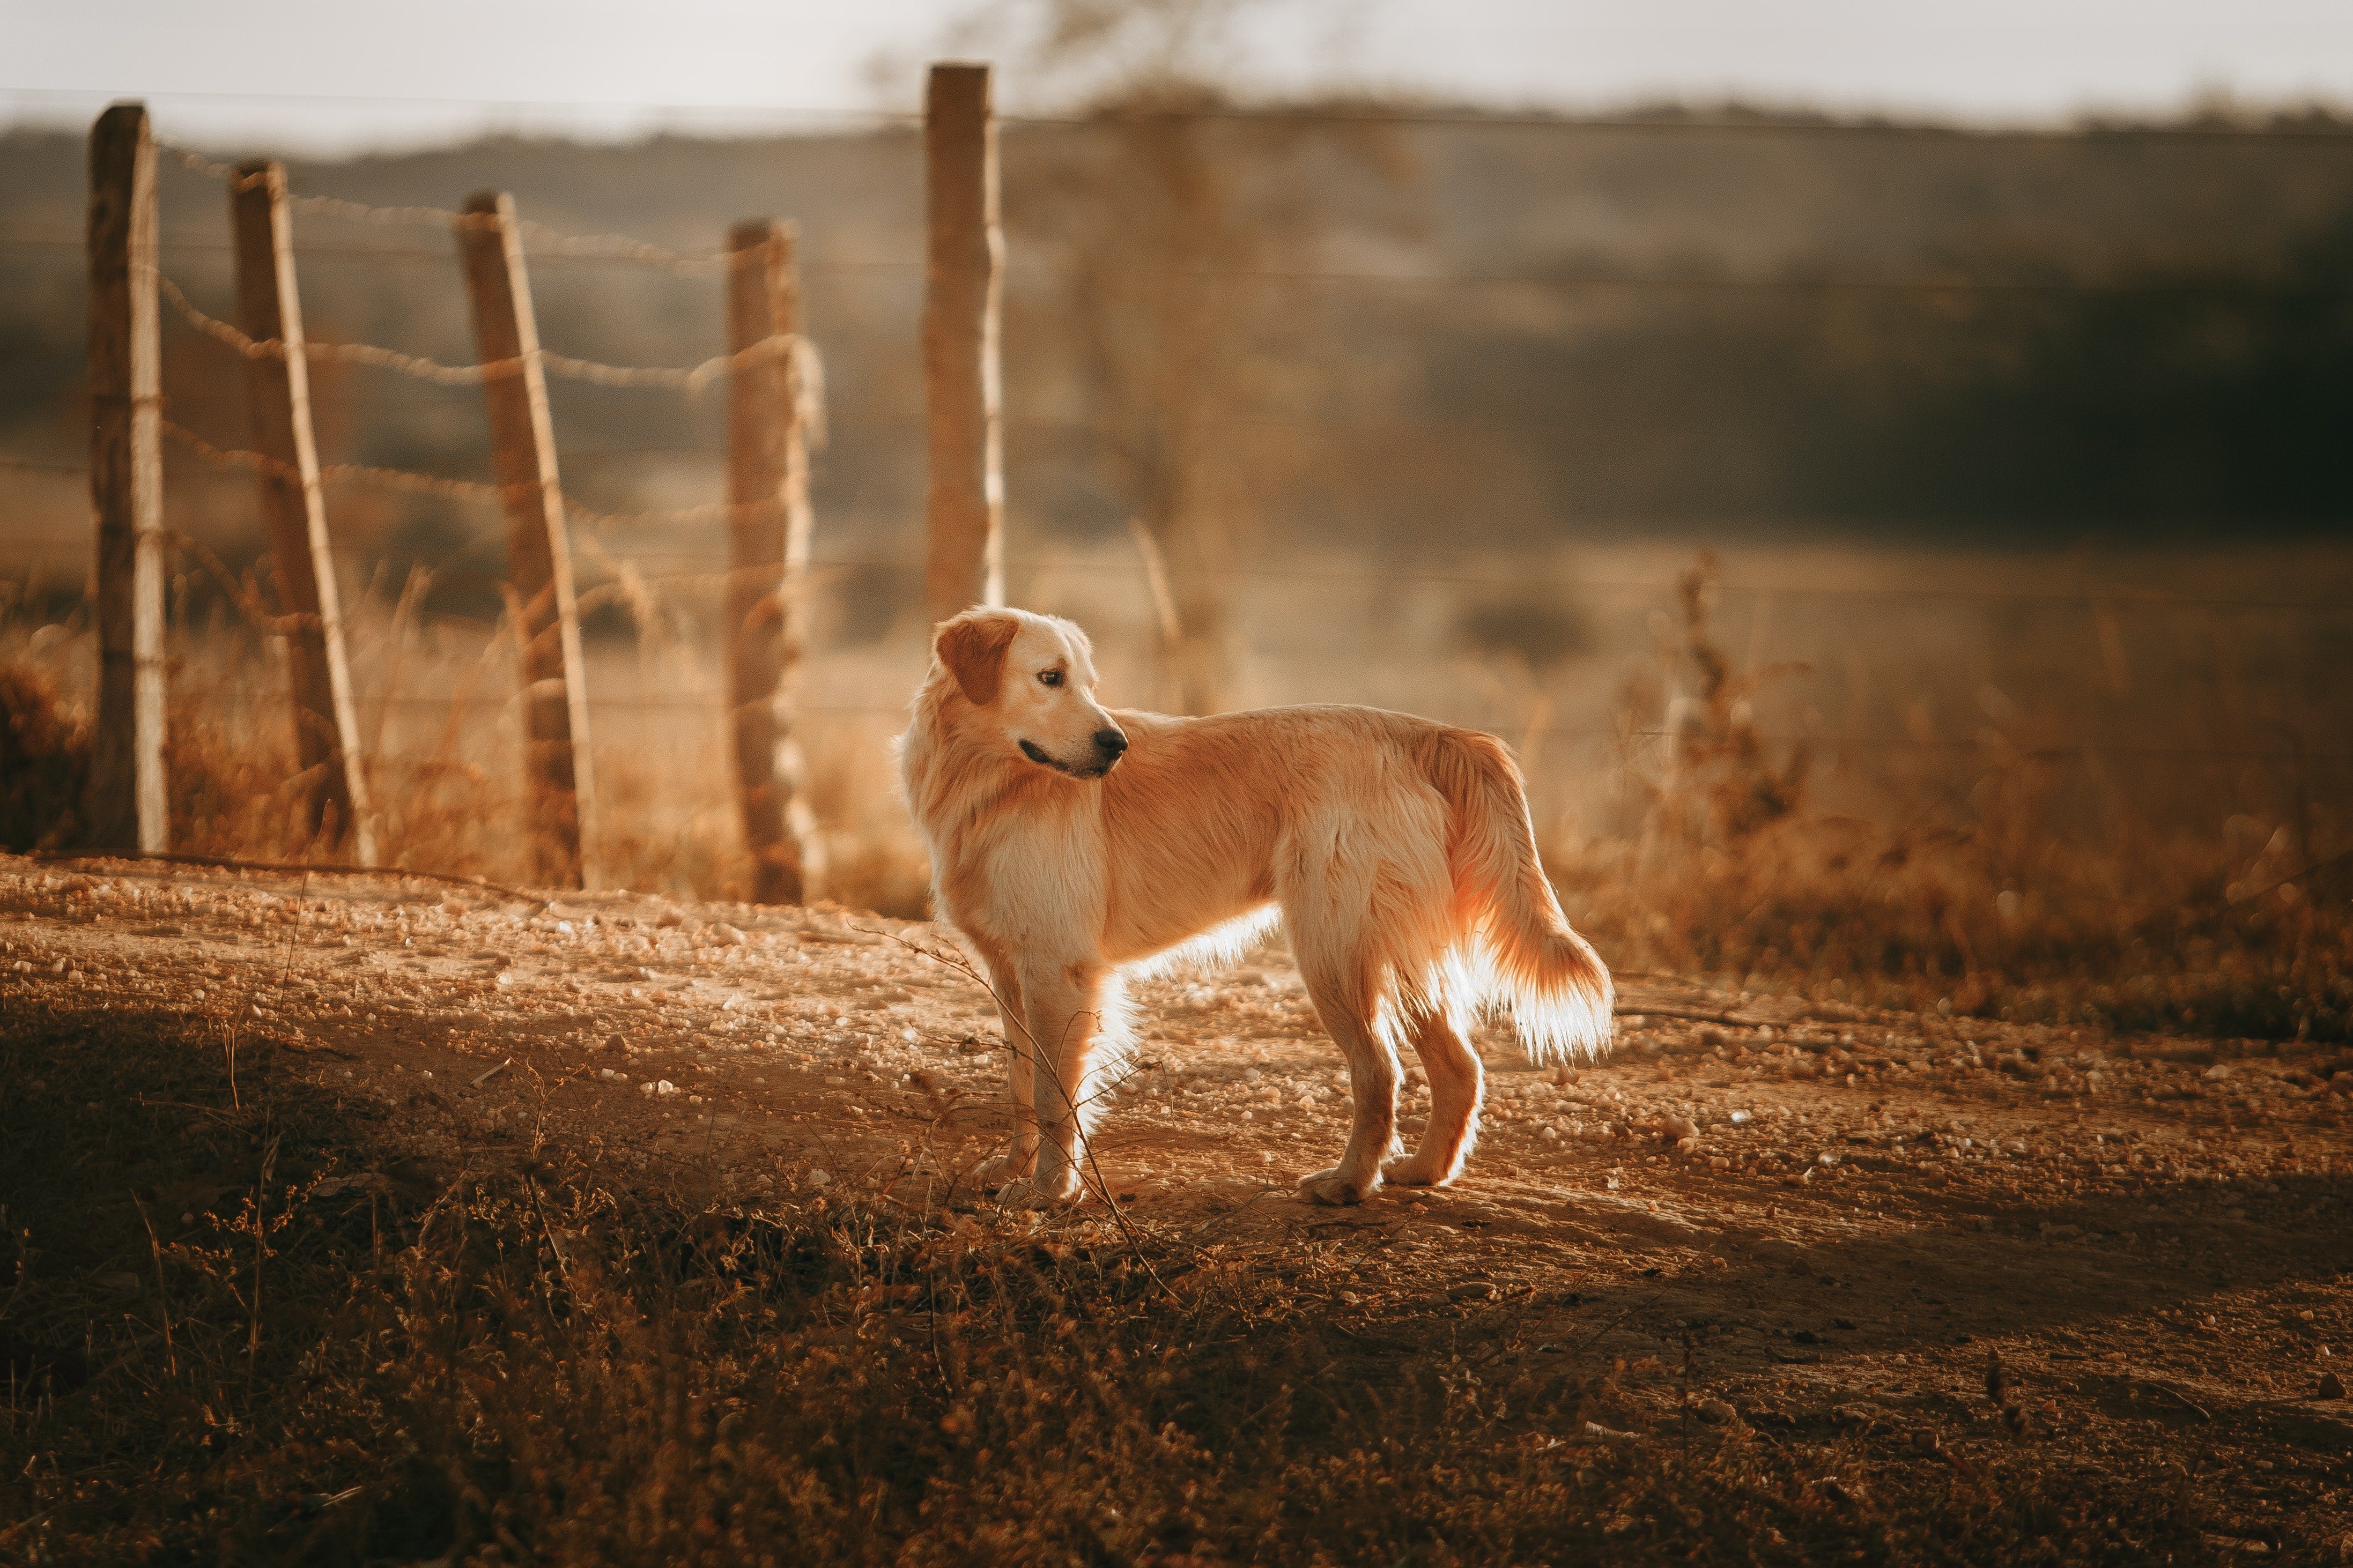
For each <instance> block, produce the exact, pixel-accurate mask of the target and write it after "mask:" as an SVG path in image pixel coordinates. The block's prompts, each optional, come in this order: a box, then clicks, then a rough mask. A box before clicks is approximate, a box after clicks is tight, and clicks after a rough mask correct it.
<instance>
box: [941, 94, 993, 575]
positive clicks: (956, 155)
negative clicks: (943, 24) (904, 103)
mask: <svg viewBox="0 0 2353 1568" xmlns="http://www.w3.org/2000/svg"><path fill="white" fill-rule="evenodd" d="M923 163H924V184H923V190H924V215H925V221H926V223H927V225H928V229H929V238H928V246H927V251H926V254H927V258H928V263H929V266H928V271H927V274H926V281H925V286H924V295H923V417H924V426H925V453H926V457H927V459H928V462H929V470H928V474H927V488H926V491H925V513H926V521H927V524H928V532H929V542H928V544H927V546H926V550H925V555H924V566H923V595H924V602H925V605H926V606H927V607H928V609H929V610H930V613H931V617H932V619H933V620H934V621H940V620H944V619H946V618H947V617H948V616H953V615H955V613H956V612H957V611H959V610H962V609H964V608H965V607H967V606H968V605H975V604H986V605H1001V604H1003V603H1004V602H1005V540H1004V530H1005V453H1004V436H1003V432H1002V431H1001V429H1000V428H999V412H1000V411H999V403H1000V401H1001V396H1002V386H1003V378H1002V376H1001V375H1000V374H999V371H998V367H997V309H998V296H999V294H1000V292H1001V287H1002V284H1001V276H1000V275H1001V273H1002V271H1003V267H1004V258H1005V239H1004V235H1003V233H1002V231H1001V230H1000V228H999V226H998V222H997V121H996V117H995V115H994V114H993V113H992V112H991V110H990V108H989V100H988V68H987V66H985V65H935V66H934V67H933V68H932V74H931V82H930V87H929V90H928V91H927V93H926V95H925V98H924V103H923Z"/></svg>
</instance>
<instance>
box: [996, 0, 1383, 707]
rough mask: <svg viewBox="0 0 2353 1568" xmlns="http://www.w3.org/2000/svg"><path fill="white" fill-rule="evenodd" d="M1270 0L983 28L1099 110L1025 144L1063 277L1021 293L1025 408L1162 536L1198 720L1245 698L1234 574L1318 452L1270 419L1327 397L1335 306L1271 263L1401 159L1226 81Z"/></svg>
mask: <svg viewBox="0 0 2353 1568" xmlns="http://www.w3.org/2000/svg"><path fill="white" fill-rule="evenodd" d="M1252 3H1253V0H1013V3H1011V4H1008V5H1000V6H995V7H990V8H987V10H985V11H983V12H981V13H976V25H975V26H974V28H973V30H971V31H969V32H967V33H966V34H965V38H966V40H967V41H983V40H985V39H986V38H987V36H988V34H989V32H990V31H992V30H993V31H994V32H995V33H996V35H997V37H1000V38H1004V37H1010V38H1012V39H1014V40H1017V41H1018V44H1019V45H1020V47H1024V48H1025V49H1026V52H1027V56H1028V58H1027V59H1026V60H1025V62H1024V64H1023V65H1022V67H1021V70H1022V80H1023V82H1024V85H1025V88H1026V89H1028V90H1029V91H1032V92H1035V93H1038V94H1039V95H1041V96H1043V97H1045V98H1048V99H1050V100H1051V99H1056V98H1060V99H1061V100H1065V101H1070V102H1072V103H1073V104H1075V106H1076V107H1075V109H1074V110H1073V114H1074V118H1075V119H1076V121H1077V124H1076V125H1075V126H1073V127H1070V128H1062V127H1056V128H1051V129H1041V130H1039V131H1035V132H1024V133H1023V135H1022V137H1021V140H1020V142H1019V144H1018V148H1017V147H1015V146H1010V145H1009V146H1008V154H1007V160H1008V164H1009V165H1014V166H1015V167H1016V168H1017V169H1018V177H1013V176H1008V180H1007V184H1006V208H1007V221H1008V226H1009V227H1010V228H1012V229H1013V230H1014V231H1015V232H1016V234H1017V236H1018V244H1019V245H1020V247H1022V255H1021V259H1022V260H1023V261H1024V262H1025V263H1029V264H1032V265H1042V268H1043V271H1042V275H1041V276H1040V277H1039V282H1038V283H1037V284H1035V285H1034V286H1031V287H1029V288H1016V289H1012V290H1009V291H1008V318H1009V319H1008V325H1007V333H1006V338H1007V343H1008V381H1010V382H1012V383H1013V384H1014V389H1013V391H1012V393H1011V395H1009V396H1008V405H1009V406H1013V407H1016V408H1021V409H1024V410H1026V411H1027V412H1028V413H1029V414H1030V415H1031V416H1039V415H1044V416H1047V417H1049V418H1050V419H1053V420H1054V421H1056V422H1057V423H1059V424H1060V425H1061V426H1064V427H1066V428H1067V429H1069V430H1070V431H1071V434H1072V435H1073V436H1074V437H1075V439H1074V440H1073V442H1072V443H1071V447H1072V451H1071V456H1072V457H1074V458H1078V459H1079V460H1080V461H1082V462H1083V463H1084V464H1085V465H1086V466H1087V467H1089V468H1092V470H1093V471H1094V477H1095V479H1096V483H1097V487H1098V493H1099V494H1101V495H1103V497H1104V498H1106V499H1109V500H1112V501H1113V504H1115V505H1120V506H1124V508H1125V509H1126V510H1127V511H1128V513H1129V515H1130V516H1132V517H1133V518H1134V521H1135V523H1136V524H1137V525H1138V526H1140V527H1141V528H1142V529H1143V530H1144V531H1145V532H1146V533H1147V534H1148V535H1149V536H1150V538H1151V541H1152V542H1153V544H1154V545H1155V546H1156V548H1157V551H1158V553H1159V556H1160V562H1161V563H1162V565H1163V566H1165V571H1166V587H1167V590H1168V598H1169V600H1170V602H1171V603H1172V604H1173V607H1174V610H1175V612H1176V616H1175V618H1176V636H1175V637H1164V638H1160V639H1156V646H1157V647H1159V649H1160V657H1161V661H1162V668H1161V669H1160V672H1159V685H1160V690H1159V692H1158V693H1157V700H1158V701H1159V702H1161V703H1162V704H1165V705H1166V706H1169V707H1172V708H1173V709H1175V710H1176V711H1179V712H1186V713H1208V712H1214V711H1217V710H1219V709H1220V708H1222V707H1224V706H1225V705H1226V704H1227V703H1228V702H1229V701H1230V700H1232V697H1233V688H1234V681H1235V655H1234V646H1233V645H1234V638H1233V625H1232V618H1233V617H1232V604H1233V598H1234V593H1233V590H1234V585H1235V574H1236V572H1237V571H1238V570H1239V569H1240V568H1241V567H1243V566H1244V565H1246V564H1247V562H1248V559H1249V555H1250V547H1251V544H1252V542H1254V540H1255V539H1256V538H1257V536H1258V534H1259V532H1260V531H1261V527H1262V526H1263V525H1264V524H1265V522H1266V521H1268V520H1269V519H1270V518H1271V517H1273V516H1277V515H1280V514H1282V512H1284V511H1285V510H1288V502H1289V501H1290V500H1291V499H1292V498H1293V496H1294V495H1295V494H1296V491H1297V489H1298V488H1299V486H1300V485H1301V484H1303V482H1305V481H1306V480H1307V479H1309V477H1310V476H1312V475H1313V473H1314V471H1315V469H1316V468H1317V467H1318V466H1319V456H1318V453H1317V452H1316V451H1315V450H1314V447H1315V445H1316V443H1317V442H1318V441H1319V439H1320V436H1319V435H1318V433H1316V432H1315V431H1314V430H1312V429H1310V428H1308V427H1307V422H1304V421H1301V420H1299V419H1297V418H1296V416H1295V415H1294V416H1292V417H1290V418H1288V419H1283V420H1280V421H1271V420H1270V419H1269V417H1268V414H1269V411H1270V410H1271V409H1277V408H1280V409H1282V410H1284V411H1286V412H1288V411H1292V410H1296V409H1298V408H1300V407H1301V406H1302V405H1307V404H1310V403H1312V402H1314V400H1315V399H1316V398H1317V397H1318V395H1320V394H1321V393H1322V392H1323V391H1324V388H1323V387H1322V385H1321V380H1322V376H1321V374H1320V372H1319V368H1318V356H1317V355H1316V354H1315V353H1314V352H1313V345H1314V340H1315V338H1316V336H1317V328H1316V318H1315V313H1314V311H1313V310H1303V309H1302V308H1301V302H1300V300H1298V299H1297V298H1296V297H1295V296H1292V295H1287V294H1284V293H1282V292H1281V291H1278V290H1275V289H1269V288H1268V287H1266V286H1265V285H1266V282H1267V280H1268V277H1269V275H1280V274H1282V272H1284V271H1285V270H1298V269H1300V268H1305V267H1308V266H1311V265H1312V264H1313V258H1314V253H1315V251H1316V249H1317V247H1318V244H1319V241H1320V240H1321V239H1322V238H1323V237H1324V233H1325V231H1326V229H1327V227H1328V224H1327V222H1326V219H1325V217H1324V213H1325V212H1326V210H1327V209H1326V208H1325V206H1324V204H1323V203H1322V202H1321V201H1320V200H1319V194H1320V192H1321V190H1322V188H1323V187H1324V184H1325V183H1326V182H1327V181H1330V180H1332V179H1334V178H1335V177H1338V176H1342V175H1345V174H1349V173H1354V172H1357V171H1360V170H1370V171H1372V172H1374V173H1375V174H1377V175H1379V176H1380V177H1384V178H1388V177H1394V175H1395V174H1396V173H1397V171H1398V169H1399V168H1400V167H1401V166H1402V160H1401V159H1400V158H1399V157H1398V153H1397V149H1396V145H1395V143H1394V142H1393V139H1392V137H1391V135H1390V133H1389V132H1388V131H1387V130H1385V129H1383V128H1381V127H1377V126H1361V127H1360V126H1350V125H1346V124H1340V125H1335V124H1333V123H1331V122H1329V121H1314V120H1311V119H1310V118H1309V117H1307V116H1306V115H1303V114H1301V115H1293V114H1284V113H1244V112H1239V111H1237V110H1235V109H1234V106H1233V105H1232V103H1231V101H1230V100H1229V99H1227V98H1226V97H1225V96H1224V95H1223V94H1222V93H1221V92H1220V91H1219V89H1217V88H1216V87H1215V86H1213V85H1211V84H1212V81H1213V79H1215V78H1216V77H1218V76H1219V75H1221V74H1223V72H1224V70H1225V68H1226V65H1227V60H1226V56H1227V54H1228V52H1229V49H1230V48H1231V47H1232V45H1233V41H1234V34H1233V31H1232V26H1233V24H1234V22H1235V21H1236V19H1237V18H1238V17H1239V16H1240V15H1241V14H1242V13H1243V12H1244V11H1246V10H1248V9H1250V7H1251V5H1252ZM1259 3H1260V4H1263V3H1264V0H1259ZM988 23H993V25H994V26H993V29H992V28H990V27H988V26H983V24H988ZM1017 160H1018V163H1017ZM1100 521H1102V522H1103V523H1104V524H1108V525H1110V526H1113V527H1115V526H1117V522H1118V521H1119V520H1116V519H1103V520H1100ZM1138 570H1139V572H1142V571H1144V570H1145V564H1144V563H1141V562H1140V563H1139V565H1138Z"/></svg>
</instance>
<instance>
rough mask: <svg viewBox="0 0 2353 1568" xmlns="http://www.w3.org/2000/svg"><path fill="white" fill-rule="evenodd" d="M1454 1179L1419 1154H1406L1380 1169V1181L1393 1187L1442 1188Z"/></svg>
mask: <svg viewBox="0 0 2353 1568" xmlns="http://www.w3.org/2000/svg"><path fill="white" fill-rule="evenodd" d="M1453 1179H1454V1175H1453V1173H1451V1172H1450V1171H1443V1170H1440V1169H1439V1168H1438V1167H1437V1166H1435V1165H1433V1164H1431V1163H1429V1162H1427V1161H1425V1160H1423V1159H1422V1157H1421V1156H1420V1155H1419V1154H1407V1155H1403V1156H1401V1157H1399V1158H1398V1159H1395V1160H1391V1161H1389V1162H1388V1163H1386V1164H1384V1165H1383V1166H1382V1167H1381V1180H1383V1181H1384V1182H1387V1183H1388V1184H1389V1185H1391V1186H1393V1187H1442V1186H1444V1185H1446V1184H1447V1183H1449V1182H1451V1181H1452V1180H1453Z"/></svg>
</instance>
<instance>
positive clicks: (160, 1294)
mask: <svg viewBox="0 0 2353 1568" xmlns="http://www.w3.org/2000/svg"><path fill="white" fill-rule="evenodd" d="M131 1206H132V1207H133V1208H135V1209H137V1210H138V1211H139V1223H140V1224H141V1225H143V1226H146V1227H147V1249H148V1251H150V1252H152V1253H153V1254H154V1257H155V1301H156V1306H157V1310H159V1311H161V1312H162V1313H163V1317H164V1370H165V1371H166V1372H167V1373H169V1374H170V1375H172V1376H174V1377H177V1376H179V1375H180V1356H179V1352H177V1351H175V1350H174V1349H173V1348H172V1297H171V1293H170V1291H169V1290H168V1289H166V1288H165V1286H164V1244H163V1243H162V1242H160V1241H158V1240H156V1239H155V1222H154V1221H153V1220H151V1219H149V1218H148V1217H147V1205H145V1204H142V1203H141V1202H140V1201H139V1194H138V1192H137V1191H136V1190H135V1189H134V1190H133V1191H132V1194H131Z"/></svg>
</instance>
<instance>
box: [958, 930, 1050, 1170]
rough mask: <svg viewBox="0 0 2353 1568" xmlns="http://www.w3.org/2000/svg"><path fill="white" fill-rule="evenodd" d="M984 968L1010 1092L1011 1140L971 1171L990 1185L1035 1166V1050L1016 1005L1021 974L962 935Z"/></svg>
mask: <svg viewBox="0 0 2353 1568" xmlns="http://www.w3.org/2000/svg"><path fill="white" fill-rule="evenodd" d="M967 940H970V941H971V942H972V943H973V946H974V947H975V949H976V950H977V951H978V952H980V954H981V962H982V963H984V964H985V965H986V966H987V971H988V986H989V991H990V993H991V994H993V995H994V996H995V997H996V998H997V1023H998V1025H999V1026H1001V1027H1002V1028H1003V1030H1004V1033H1005V1081H1006V1084H1007V1086H1008V1088H1009V1089H1011V1090H1012V1093H1013V1131H1012V1141H1011V1142H1010V1143H1008V1145H1007V1148H1006V1152H1004V1153H1002V1154H999V1155H997V1156H995V1157H994V1158H991V1159H987V1160H984V1161H982V1162H981V1164H980V1168H979V1170H978V1171H977V1172H976V1174H977V1175H978V1177H979V1178H980V1182H981V1184H982V1185H983V1186H987V1187H995V1186H998V1185H1001V1184H1004V1183H1006V1182H1008V1181H1010V1180H1013V1179H1015V1178H1017V1177H1021V1176H1027V1175H1028V1174H1029V1173H1030V1172H1032V1171H1034V1170H1036V1169H1037V1168H1038V1097H1037V1089H1036V1080H1037V1071H1036V1068H1035V1065H1034V1058H1035V1055H1036V1053H1035V1051H1034V1049H1033V1048H1032V1047H1031V1045H1030V1043H1029V1024H1028V1022H1027V1021H1026V1017H1025V1010H1024V1009H1023V1007H1022V1005H1021V978H1020V975H1019V974H1018V973H1017V972H1016V970H1015V969H1014V967H1013V965H1012V963H1010V962H1009V961H1008V960H1007V958H1006V957H1005V955H1004V954H1003V952H1000V951H999V950H998V949H997V948H996V947H995V946H994V945H993V944H990V943H986V942H981V941H979V940H978V939H976V938H969V937H968V938H967Z"/></svg>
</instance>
